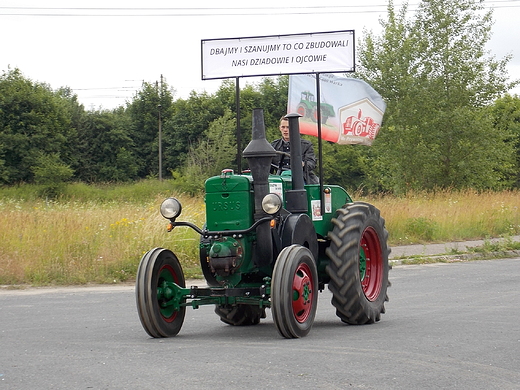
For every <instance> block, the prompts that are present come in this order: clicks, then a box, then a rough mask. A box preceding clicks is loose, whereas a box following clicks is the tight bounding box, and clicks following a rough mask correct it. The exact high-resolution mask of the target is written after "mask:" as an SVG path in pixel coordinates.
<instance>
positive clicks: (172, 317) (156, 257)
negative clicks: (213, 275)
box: [135, 248, 186, 338]
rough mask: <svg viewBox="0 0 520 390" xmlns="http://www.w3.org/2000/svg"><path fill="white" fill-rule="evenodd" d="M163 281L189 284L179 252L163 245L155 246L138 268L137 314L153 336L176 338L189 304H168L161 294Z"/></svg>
mask: <svg viewBox="0 0 520 390" xmlns="http://www.w3.org/2000/svg"><path fill="white" fill-rule="evenodd" d="M163 282H174V283H176V284H178V285H179V286H180V287H185V286H186V282H185V280H184V273H183V271H182V267H181V264H180V262H179V260H178V259H177V256H175V254H174V253H173V252H172V251H170V250H168V249H163V248H155V249H152V250H150V251H148V252H147V253H145V254H144V256H143V257H142V259H141V262H140V263H139V268H138V270H137V277H136V284H135V297H136V304H137V313H138V314H139V319H140V320H141V324H142V325H143V328H144V330H145V331H146V333H148V334H149V335H150V336H151V337H155V338H159V337H173V336H176V335H177V334H178V333H179V331H180V330H181V327H182V324H183V322H184V316H185V314H186V307H184V306H181V307H180V308H179V309H178V310H175V309H173V308H172V306H169V305H167V303H168V302H167V301H168V300H167V299H166V298H163V297H159V296H158V294H157V293H158V290H159V288H160V286H161V285H162V283H163Z"/></svg>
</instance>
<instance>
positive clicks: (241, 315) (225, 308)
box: [215, 305, 265, 326]
mask: <svg viewBox="0 0 520 390" xmlns="http://www.w3.org/2000/svg"><path fill="white" fill-rule="evenodd" d="M215 313H217V315H218V316H219V317H220V321H222V322H223V323H225V324H228V325H233V326H248V325H258V324H259V323H260V319H261V318H265V309H264V308H261V307H259V306H253V305H216V306H215Z"/></svg>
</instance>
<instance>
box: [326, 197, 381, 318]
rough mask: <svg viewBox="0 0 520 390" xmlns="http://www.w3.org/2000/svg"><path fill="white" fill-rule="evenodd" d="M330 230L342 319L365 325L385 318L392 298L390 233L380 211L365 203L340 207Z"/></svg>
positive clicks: (333, 284)
mask: <svg viewBox="0 0 520 390" xmlns="http://www.w3.org/2000/svg"><path fill="white" fill-rule="evenodd" d="M332 223H333V225H334V228H333V230H332V231H331V232H329V234H328V237H329V238H330V240H331V243H330V246H329V247H328V248H327V249H326V254H327V256H328V257H329V259H330V262H329V264H328V265H327V267H326V272H327V273H328V275H329V277H330V281H329V290H330V291H331V292H332V305H333V306H334V307H335V308H336V315H337V316H338V317H339V318H340V319H341V321H343V322H345V323H347V324H352V325H362V324H371V323H374V322H377V321H379V320H380V319H381V313H384V312H385V301H388V295H387V288H388V286H389V282H388V270H389V266H388V255H389V254H390V249H389V248H388V243H387V241H388V232H387V230H386V229H385V221H384V219H383V218H382V217H381V215H380V213H379V210H378V209H377V208H375V207H374V206H373V205H371V204H369V203H364V202H354V203H348V204H346V205H345V206H343V208H341V209H338V210H337V215H336V217H335V218H333V219H332Z"/></svg>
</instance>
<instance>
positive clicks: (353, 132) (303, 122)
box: [287, 73, 386, 145]
mask: <svg viewBox="0 0 520 390" xmlns="http://www.w3.org/2000/svg"><path fill="white" fill-rule="evenodd" d="M320 96H321V99H320V100H321V102H320V109H321V138H322V139H324V140H326V141H331V142H335V143H338V144H362V145H372V142H373V141H374V139H375V138H376V136H377V134H378V132H379V129H380V128H381V123H382V121H383V114H384V112H385V109H386V103H385V102H384V101H383V98H382V97H381V95H379V93H377V92H376V91H375V90H374V89H373V88H372V87H371V86H370V85H369V84H367V83H366V82H365V81H363V80H359V79H353V78H348V77H338V76H336V75H335V74H333V73H324V74H320ZM317 107H318V104H317V101H316V75H315V74H308V75H307V74H306V75H291V76H289V99H288V105H287V112H288V113H294V112H297V113H299V114H300V115H301V116H302V117H301V118H300V133H302V134H308V135H313V136H316V137H317V136H318V125H317V117H318V111H317Z"/></svg>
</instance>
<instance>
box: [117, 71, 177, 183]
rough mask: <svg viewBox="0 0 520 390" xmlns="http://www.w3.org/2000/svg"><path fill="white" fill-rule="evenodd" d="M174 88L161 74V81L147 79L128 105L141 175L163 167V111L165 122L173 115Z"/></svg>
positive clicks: (134, 152) (130, 133) (154, 173)
mask: <svg viewBox="0 0 520 390" xmlns="http://www.w3.org/2000/svg"><path fill="white" fill-rule="evenodd" d="M173 92H174V91H173V90H171V89H170V87H169V86H168V84H167V83H166V80H164V79H162V77H161V83H155V84H151V83H143V85H142V88H141V90H140V91H138V92H137V95H136V97H135V99H134V100H133V101H132V103H130V104H129V106H128V109H127V111H128V114H129V116H130V128H129V129H128V131H129V135H130V137H131V139H132V140H133V142H134V144H135V149H134V150H132V153H133V154H134V155H135V158H136V163H137V166H138V175H139V177H142V178H144V177H146V176H148V175H157V173H158V171H159V142H158V135H159V112H160V114H161V120H162V121H163V123H165V122H167V121H168V119H169V118H170V117H171V116H172V113H173V111H172V103H173Z"/></svg>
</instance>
